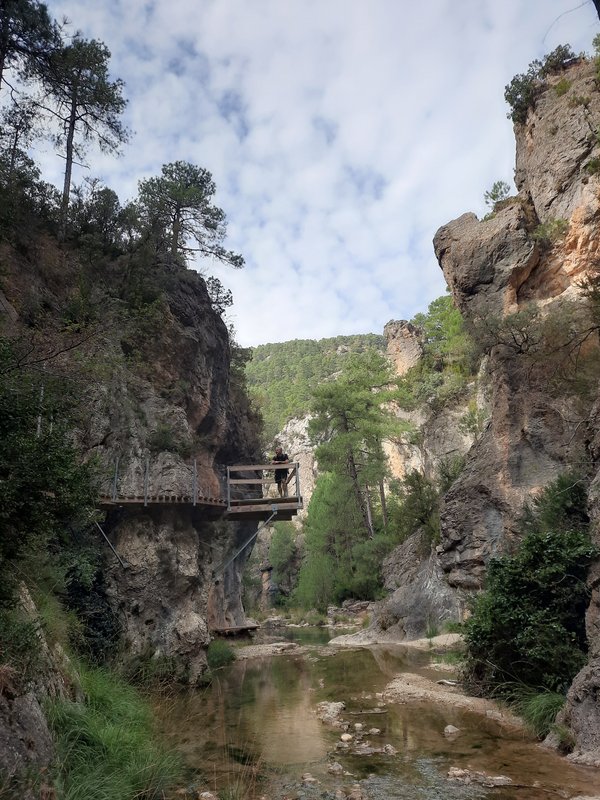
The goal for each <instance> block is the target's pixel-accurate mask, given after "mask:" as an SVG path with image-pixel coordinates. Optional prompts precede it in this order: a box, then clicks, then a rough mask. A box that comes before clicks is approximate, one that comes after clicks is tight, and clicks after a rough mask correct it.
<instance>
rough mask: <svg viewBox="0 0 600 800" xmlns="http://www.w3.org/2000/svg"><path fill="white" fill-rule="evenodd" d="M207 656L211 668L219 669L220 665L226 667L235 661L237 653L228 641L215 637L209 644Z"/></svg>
mask: <svg viewBox="0 0 600 800" xmlns="http://www.w3.org/2000/svg"><path fill="white" fill-rule="evenodd" d="M206 658H207V660H208V666H209V667H210V668H211V669H218V668H219V667H226V666H227V665H228V664H231V663H232V662H233V661H235V653H234V651H233V648H232V647H231V645H229V644H227V642H224V641H223V640H222V639H213V640H212V642H211V643H210V644H209V645H208V650H207V651H206Z"/></svg>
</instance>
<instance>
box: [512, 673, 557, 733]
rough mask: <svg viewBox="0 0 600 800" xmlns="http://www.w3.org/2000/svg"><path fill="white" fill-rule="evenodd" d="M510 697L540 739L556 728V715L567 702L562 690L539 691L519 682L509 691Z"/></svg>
mask: <svg viewBox="0 0 600 800" xmlns="http://www.w3.org/2000/svg"><path fill="white" fill-rule="evenodd" d="M508 699H509V700H510V702H511V705H514V708H515V711H516V712H517V714H519V716H520V717H522V718H523V719H524V720H525V722H526V723H527V725H528V726H529V728H531V730H532V732H533V733H534V735H535V736H537V737H538V739H544V738H545V737H546V736H547V735H548V734H549V733H550V731H552V730H553V728H554V721H555V719H556V715H557V714H558V712H559V711H560V710H561V709H562V707H563V706H564V704H565V700H566V697H565V695H564V694H562V693H560V692H552V691H548V690H544V691H538V690H536V689H529V688H526V687H523V686H519V685H518V684H517V685H516V686H515V687H513V688H512V689H511V690H510V691H509V696H508Z"/></svg>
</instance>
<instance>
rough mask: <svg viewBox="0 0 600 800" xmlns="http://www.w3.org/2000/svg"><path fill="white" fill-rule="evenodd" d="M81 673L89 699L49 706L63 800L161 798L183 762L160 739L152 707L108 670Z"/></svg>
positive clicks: (59, 790)
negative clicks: (154, 723)
mask: <svg viewBox="0 0 600 800" xmlns="http://www.w3.org/2000/svg"><path fill="white" fill-rule="evenodd" d="M80 677H81V685H82V688H83V690H84V692H85V695H86V700H85V702H84V703H73V702H70V701H67V702H65V701H52V702H49V703H48V705H47V708H46V713H47V717H48V721H49V723H50V726H51V728H52V731H53V733H54V736H55V739H56V742H57V752H58V761H59V766H58V775H57V778H56V785H57V788H58V792H59V796H60V798H61V800H131V798H134V797H139V798H144V800H159V798H162V797H163V793H164V792H165V791H166V790H167V789H168V788H169V787H170V786H172V785H173V784H174V783H175V782H176V781H177V779H178V778H179V777H180V775H181V774H182V767H181V763H180V761H179V758H178V757H177V756H176V755H175V754H173V753H170V752H168V751H167V750H166V749H164V748H162V747H161V746H160V745H158V744H157V743H156V738H155V734H154V731H153V729H152V712H151V710H150V707H149V706H148V704H147V703H146V702H145V701H144V699H143V698H142V697H141V696H140V694H139V693H138V692H137V691H136V690H135V689H133V688H132V687H131V686H128V685H127V684H125V683H123V682H122V681H121V680H120V679H119V678H117V677H116V676H115V675H114V674H112V673H110V672H109V671H107V670H103V669H98V668H89V667H85V668H82V669H81V673H80Z"/></svg>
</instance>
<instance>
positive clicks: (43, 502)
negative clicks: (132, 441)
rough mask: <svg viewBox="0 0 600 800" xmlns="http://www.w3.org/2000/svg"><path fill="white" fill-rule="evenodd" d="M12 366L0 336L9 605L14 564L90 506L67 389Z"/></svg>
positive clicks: (0, 574)
mask: <svg viewBox="0 0 600 800" xmlns="http://www.w3.org/2000/svg"><path fill="white" fill-rule="evenodd" d="M17 363H18V353H17V350H16V349H15V345H14V343H11V342H9V341H8V340H6V339H2V340H0V604H7V603H8V604H10V603H11V602H12V599H13V596H14V589H15V583H16V580H17V573H16V571H15V565H16V563H17V562H18V561H19V560H20V559H22V558H23V557H24V555H25V554H26V553H27V552H28V551H29V550H30V549H32V548H34V549H39V550H43V549H44V547H46V546H47V545H48V543H49V542H56V543H62V542H66V541H68V540H69V539H70V538H71V535H70V533H69V531H70V529H71V528H72V526H77V525H81V523H82V521H83V520H86V521H87V520H89V518H90V515H91V514H92V511H93V509H94V505H95V504H94V493H93V489H92V472H91V469H90V467H89V466H85V465H81V464H80V460H79V457H78V454H77V453H76V451H75V448H74V446H73V444H72V440H71V436H70V424H69V423H70V421H71V420H72V415H73V411H74V398H73V397H72V396H71V393H70V392H69V389H68V387H65V386H64V384H61V383H60V382H59V381H58V380H57V379H53V378H52V377H50V376H47V377H42V376H40V375H39V374H36V373H30V372H28V371H27V370H25V369H18V368H16V367H15V365H16V364H17ZM38 434H39V435H38Z"/></svg>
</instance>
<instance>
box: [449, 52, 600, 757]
mask: <svg viewBox="0 0 600 800" xmlns="http://www.w3.org/2000/svg"><path fill="white" fill-rule="evenodd" d="M561 77H562V78H564V79H566V81H567V82H568V85H569V89H568V91H567V93H566V94H564V95H561V96H559V95H560V92H557V91H556V90H555V85H556V83H557V82H558V81H559V79H560V78H561ZM599 124H600V94H599V92H598V88H597V85H596V82H595V78H594V67H593V65H592V64H590V63H586V62H579V63H577V64H575V65H574V66H572V67H571V68H570V69H569V70H568V71H567V72H566V73H565V74H564V75H561V76H556V77H554V78H550V79H549V80H548V85H547V86H546V88H545V89H544V91H543V92H542V93H541V95H540V96H539V97H538V98H537V100H536V103H535V108H534V109H531V110H530V112H529V114H528V117H527V120H526V122H525V124H523V125H516V126H515V133H516V139H517V158H516V173H515V181H516V185H517V187H518V190H519V194H518V197H517V198H515V199H514V200H513V201H512V202H509V203H508V204H505V207H504V208H503V209H502V210H500V211H498V212H497V213H496V214H494V215H493V217H492V218H491V219H489V220H486V221H479V220H477V218H476V217H475V216H474V215H473V214H465V215H463V216H462V217H460V218H459V219H457V220H454V221H453V222H451V223H449V224H448V225H445V226H444V227H442V228H441V229H440V230H439V231H438V232H437V234H436V236H435V239H434V247H435V251H436V255H437V257H438V260H439V262H440V266H441V267H442V269H443V271H444V275H445V277H446V280H447V282H448V285H449V286H450V288H451V290H452V293H453V295H454V298H455V300H456V302H457V304H458V306H459V308H460V309H461V311H462V312H463V314H464V316H465V318H466V319H467V321H468V323H469V324H470V325H471V326H472V327H473V328H474V329H475V330H476V331H479V332H480V333H481V331H484V330H486V329H487V330H488V332H489V331H490V329H492V328H493V329H494V332H495V335H494V336H492V337H490V338H489V339H488V347H487V350H488V353H489V364H488V369H489V372H490V375H491V376H492V380H491V419H490V424H489V426H488V428H487V430H486V431H485V433H484V435H483V436H482V438H481V439H480V440H479V441H478V442H476V443H475V445H474V446H473V448H472V450H471V452H470V454H469V459H468V463H467V467H466V469H465V471H464V473H463V474H462V475H461V477H460V478H459V480H458V481H457V482H456V483H455V484H454V485H453V486H452V487H451V489H450V491H449V492H448V494H447V495H446V497H445V500H444V507H443V510H442V541H441V546H440V548H439V550H440V553H439V562H440V565H441V566H442V568H443V570H444V572H445V574H446V578H447V580H448V582H449V583H450V584H451V585H452V586H455V587H459V588H463V589H470V588H479V587H480V586H481V584H482V579H483V576H484V573H485V567H486V563H487V562H488V560H489V558H490V557H491V556H492V555H494V554H495V553H502V552H506V551H507V550H509V549H510V547H511V545H512V542H513V541H514V538H515V520H516V519H517V517H518V515H519V513H520V511H521V509H522V506H523V503H524V502H525V501H526V500H527V499H528V498H531V497H532V496H533V495H535V493H536V492H537V491H538V490H539V489H540V488H541V487H542V486H544V484H546V483H548V482H549V481H551V480H552V479H553V478H555V477H556V476H557V475H558V474H559V473H560V472H563V471H565V470H566V469H569V468H572V467H573V466H575V467H576V468H578V469H584V470H586V469H588V470H589V469H590V465H591V471H592V475H594V473H595V477H593V480H592V484H591V492H590V516H591V519H592V529H593V535H594V536H595V539H596V542H597V543H600V533H599V531H600V478H599V475H600V473H598V467H599V465H600V438H599V430H600V412H599V407H598V404H596V405H595V406H594V407H593V406H592V403H593V400H594V395H593V391H592V392H591V393H587V395H586V394H585V393H582V392H581V387H578V386H576V385H575V384H574V383H573V382H570V381H569V380H563V381H562V382H561V381H559V382H558V383H557V382H556V381H555V378H556V376H557V374H558V373H559V372H560V369H562V367H561V368H559V367H558V366H557V364H556V362H555V361H554V359H556V354H557V353H559V352H560V351H561V349H562V351H563V352H566V351H568V348H565V347H564V344H563V343H564V342H565V341H569V338H570V337H571V339H572V338H573V334H574V332H575V330H576V327H577V326H576V325H573V322H572V320H573V314H575V315H579V320H580V321H581V320H585V315H586V311H585V303H584V301H583V298H582V297H581V289H580V286H579V285H578V284H579V283H580V281H581V279H582V278H585V276H586V275H588V274H597V270H598V255H599V248H600V205H599V199H598V198H599V196H600V181H599V177H598V174H597V171H596V170H595V168H594V161H593V160H592V159H596V158H597V157H598V155H599V148H598V140H597V136H596V131H597V130H598V126H599ZM540 225H542V226H545V230H546V231H548V230H550V229H552V228H554V230H555V231H559V232H560V233H561V235H560V236H558V237H555V241H554V242H553V243H552V244H551V245H550V243H549V242H548V241H546V242H545V246H544V241H543V237H542V240H541V241H540V239H539V237H538V238H537V239H536V236H535V235H534V233H535V232H539V231H540V230H542V231H543V230H544V228H540V227H539V226H540ZM532 307H534V308H535V312H534V313H536V314H537V318H538V321H539V320H541V321H542V322H543V321H544V320H545V321H546V324H547V325H548V326H549V328H548V329H549V330H550V331H553V333H554V344H555V347H554V348H552V347H546V348H545V349H544V348H541V349H540V348H539V342H534V341H532V340H531V339H528V335H529V333H528V332H529V331H530V330H531V329H528V328H527V324H526V322H525V319H526V315H527V314H528V313H531V308H532ZM516 312H521V318H520V322H519V317H518V316H517V317H514V316H510V315H514V314H515V313H516ZM507 318H508V319H509V321H510V320H512V322H510V324H509V325H508V327H506V326H505V328H504V329H503V328H502V320H505V321H506V320H507ZM490 320H496V322H495V323H494V324H490ZM553 320H554V321H555V322H554V323H553V322H552V321H553ZM498 321H499V322H498ZM552 324H554V326H555V327H554V329H552ZM569 326H573V328H572V329H571V328H570V327H569ZM565 327H566V328H568V330H566V331H565ZM507 334H508V336H513V340H512V343H511V342H510V341H509V339H508V338H507ZM515 337H516V338H515ZM484 338H485V337H484ZM550 338H551V339H552V336H550ZM536 348H537V349H536ZM579 357H582V358H583V359H585V358H588V361H589V364H590V374H589V375H590V381H591V384H590V385H591V387H592V389H593V386H594V380H595V381H596V382H597V380H598V363H599V361H598V341H597V334H595V333H594V334H593V335H591V336H590V337H589V338H587V339H586V340H585V342H584V344H583V347H582V348H579V347H577V348H575V350H574V351H573V360H574V361H575V360H576V359H577V358H579ZM564 363H565V362H564V361H563V364H564ZM565 371H566V373H568V369H566V370H565ZM596 386H597V383H596ZM589 580H590V586H591V590H592V598H591V603H590V607H589V610H588V614H587V631H588V639H589V646H590V660H589V663H588V665H587V666H586V667H585V668H584V669H583V670H582V671H581V673H580V674H579V675H578V676H577V677H576V678H575V681H574V683H573V686H572V687H571V690H570V691H569V695H568V702H567V706H566V708H565V711H564V717H563V719H562V721H563V722H564V723H565V724H566V725H568V726H569V728H570V729H571V731H572V734H573V737H574V742H575V749H574V752H573V754H572V755H571V756H570V757H571V758H572V759H573V760H576V761H580V762H582V763H589V764H596V765H600V713H599V710H598V702H597V698H598V692H599V691H600V595H599V585H600V564H599V563H596V565H595V566H594V567H593V568H592V570H591V574H590V579H589Z"/></svg>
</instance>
